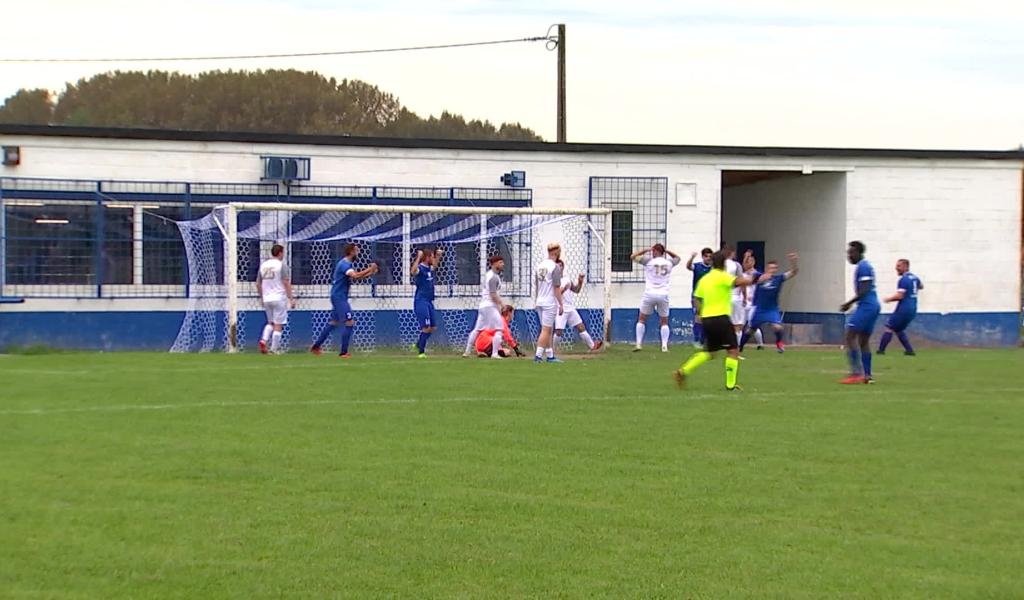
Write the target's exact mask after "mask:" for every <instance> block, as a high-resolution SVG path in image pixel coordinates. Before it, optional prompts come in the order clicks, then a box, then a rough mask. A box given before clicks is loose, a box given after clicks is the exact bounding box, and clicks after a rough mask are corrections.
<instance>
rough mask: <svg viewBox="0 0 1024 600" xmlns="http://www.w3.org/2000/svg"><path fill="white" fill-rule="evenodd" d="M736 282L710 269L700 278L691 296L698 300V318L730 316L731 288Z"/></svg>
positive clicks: (723, 273)
mask: <svg viewBox="0 0 1024 600" xmlns="http://www.w3.org/2000/svg"><path fill="white" fill-rule="evenodd" d="M735 281H736V277H735V276H734V275H730V274H728V273H726V272H725V271H722V270H721V269H711V271H709V272H708V274H707V275H705V276H704V277H701V279H700V282H699V283H697V289H696V290H694V292H693V295H694V296H696V297H697V298H700V316H701V318H704V317H721V316H724V315H731V314H732V288H733V284H734V283H735Z"/></svg>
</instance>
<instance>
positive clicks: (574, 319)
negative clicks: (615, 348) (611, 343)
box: [552, 265, 604, 352]
mask: <svg viewBox="0 0 1024 600" xmlns="http://www.w3.org/2000/svg"><path fill="white" fill-rule="evenodd" d="M562 269H563V274H564V272H565V265H562ZM582 290H583V274H582V273H580V275H579V277H577V278H576V282H575V283H573V281H572V280H571V279H569V278H568V277H566V278H564V279H563V280H562V314H560V315H558V316H557V317H555V339H554V342H553V343H552V346H555V347H556V348H557V347H558V344H559V342H561V341H562V334H563V333H564V332H565V328H566V326H569V327H575V328H576V331H577V332H579V336H580V339H581V340H583V341H584V342H585V343H586V344H587V347H588V348H590V350H591V351H592V352H597V351H598V350H600V349H601V346H603V345H604V342H603V341H601V340H597V341H594V338H592V337H590V333H589V332H588V331H587V327H586V325H584V324H583V317H581V316H580V312H579V311H578V310H576V294H578V293H580V291H582Z"/></svg>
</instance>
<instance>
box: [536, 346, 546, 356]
mask: <svg viewBox="0 0 1024 600" xmlns="http://www.w3.org/2000/svg"><path fill="white" fill-rule="evenodd" d="M534 356H536V357H537V358H544V348H542V347H541V346H537V353H536V354H535V355H534Z"/></svg>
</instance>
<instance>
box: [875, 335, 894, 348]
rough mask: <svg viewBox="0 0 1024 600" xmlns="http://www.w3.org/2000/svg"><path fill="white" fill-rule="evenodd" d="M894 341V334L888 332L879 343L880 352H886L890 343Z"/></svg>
mask: <svg viewBox="0 0 1024 600" xmlns="http://www.w3.org/2000/svg"><path fill="white" fill-rule="evenodd" d="M891 341H892V332H891V331H886V332H885V333H883V334H882V340H881V341H880V342H878V351H879V352H885V349H886V348H888V347H889V342H891Z"/></svg>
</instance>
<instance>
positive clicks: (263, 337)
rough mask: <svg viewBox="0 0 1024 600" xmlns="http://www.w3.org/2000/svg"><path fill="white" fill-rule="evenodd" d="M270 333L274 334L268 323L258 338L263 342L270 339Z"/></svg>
mask: <svg viewBox="0 0 1024 600" xmlns="http://www.w3.org/2000/svg"><path fill="white" fill-rule="evenodd" d="M272 333H274V326H273V325H271V324H270V323H267V324H266V325H265V326H264V327H263V335H261V336H260V339H261V340H263V341H264V342H265V341H267V340H269V339H270V334H272Z"/></svg>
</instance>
